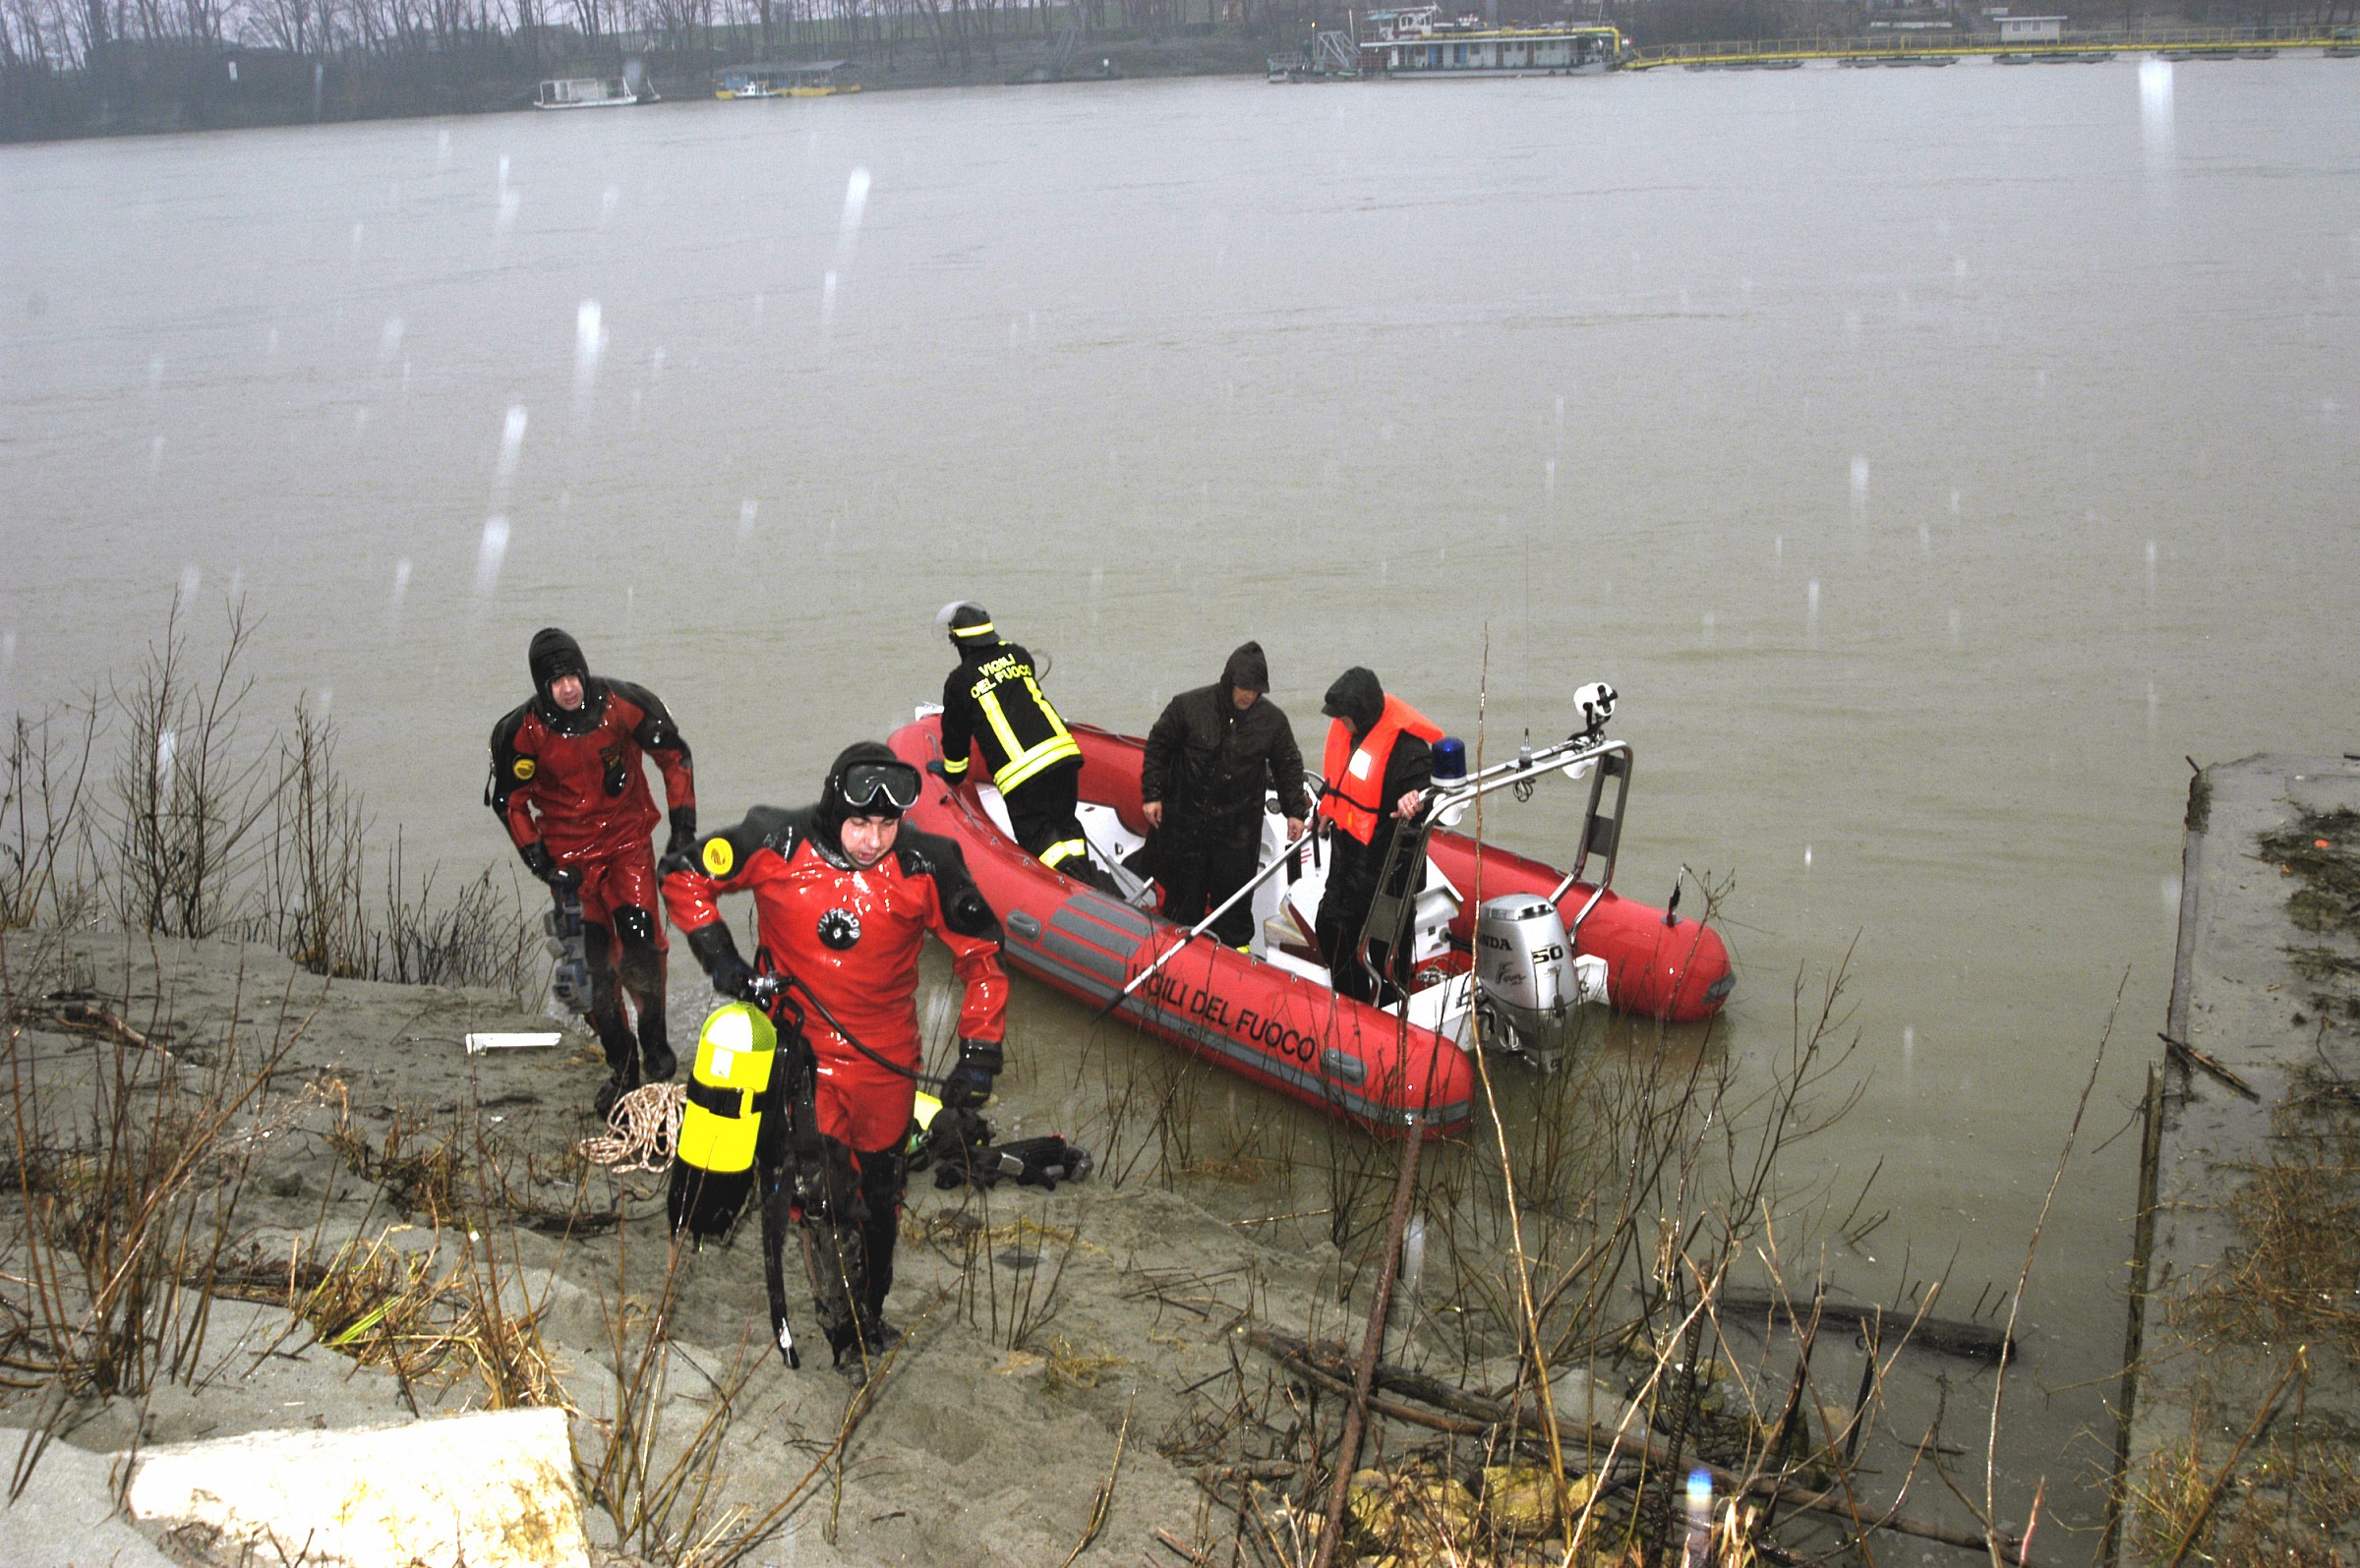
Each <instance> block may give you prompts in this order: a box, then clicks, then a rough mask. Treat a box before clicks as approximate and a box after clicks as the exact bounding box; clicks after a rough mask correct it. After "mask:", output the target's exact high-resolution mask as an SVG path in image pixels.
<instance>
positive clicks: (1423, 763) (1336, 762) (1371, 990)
mask: <svg viewBox="0 0 2360 1568" xmlns="http://www.w3.org/2000/svg"><path fill="white" fill-rule="evenodd" d="M1320 712H1322V713H1324V714H1326V715H1328V718H1330V719H1332V720H1334V721H1335V722H1334V723H1333V724H1332V725H1330V726H1328V753H1327V756H1326V758H1325V760H1324V762H1323V764H1322V767H1321V774H1322V776H1323V781H1324V783H1323V787H1322V789H1321V791H1320V809H1319V816H1320V828H1321V832H1322V833H1323V834H1325V835H1326V836H1327V839H1328V846H1329V847H1328V888H1327V891H1326V892H1325V893H1324V894H1323V895H1322V896H1321V898H1320V917H1319V920H1318V922H1317V926H1318V929H1317V932H1316V934H1317V936H1318V937H1319V942H1320V952H1321V954H1322V955H1323V956H1324V957H1325V958H1327V960H1328V974H1329V975H1330V976H1331V977H1332V980H1333V983H1334V986H1335V989H1336V991H1337V992H1338V993H1339V994H1341V995H1343V996H1348V997H1356V998H1358V999H1359V1000H1360V1001H1363V1002H1375V1001H1379V1000H1381V998H1380V997H1379V996H1378V995H1377V994H1376V988H1375V987H1374V986H1372V984H1371V983H1370V980H1369V976H1368V975H1367V973H1366V972H1365V971H1363V970H1362V968H1361V966H1360V965H1359V964H1358V963H1357V962H1355V961H1353V957H1352V952H1353V949H1354V947H1355V946H1356V945H1357V944H1358V943H1359V941H1360V928H1361V927H1362V926H1363V925H1364V924H1366V923H1367V921H1368V918H1369V905H1370V904H1372V903H1374V902H1375V901H1376V899H1377V878H1378V876H1379V875H1380V874H1381V873H1382V872H1383V871H1384V870H1385V857H1386V853H1387V850H1389V849H1390V848H1391V847H1392V842H1393V834H1394V832H1395V831H1396V830H1397V828H1398V826H1399V824H1401V823H1402V822H1404V821H1406V820H1408V819H1409V818H1411V817H1414V816H1416V815H1417V814H1418V812H1419V810H1420V809H1421V808H1422V807H1423V806H1424V805H1425V803H1426V786H1427V785H1428V784H1432V783H1433V782H1434V753H1433V742H1434V741H1436V740H1438V739H1440V738H1442V733H1443V731H1442V729H1441V727H1440V726H1437V725H1435V724H1434V723H1432V722H1431V721H1430V720H1428V719H1427V718H1426V716H1425V715H1424V714H1421V713H1419V712H1418V711H1417V710H1416V709H1415V708H1412V707H1410V706H1409V704H1407V703H1405V702H1403V701H1402V700H1401V699H1400V698H1398V697H1389V696H1387V695H1386V690H1385V687H1384V686H1383V685H1382V684H1380V683H1379V681H1378V679H1377V676H1376V675H1375V674H1374V673H1372V672H1371V671H1369V670H1367V669H1364V668H1361V667H1360V666H1358V665H1355V666H1353V667H1352V668H1350V669H1347V670H1345V671H1344V672H1343V673H1342V674H1341V675H1338V676H1337V677H1336V680H1335V684H1334V685H1332V686H1330V687H1328V697H1327V700H1326V701H1325V702H1324V703H1323V704H1322V705H1321V707H1320ZM1370 957H1371V958H1373V959H1375V960H1377V961H1378V962H1379V963H1380V965H1381V966H1382V968H1381V972H1384V971H1389V970H1390V969H1391V968H1392V967H1393V966H1394V963H1395V960H1394V958H1393V957H1392V956H1391V955H1390V954H1387V953H1385V952H1384V951H1383V947H1382V945H1381V944H1375V943H1372V944H1371V945H1370ZM1395 978H1396V979H1397V978H1398V976H1395Z"/></svg>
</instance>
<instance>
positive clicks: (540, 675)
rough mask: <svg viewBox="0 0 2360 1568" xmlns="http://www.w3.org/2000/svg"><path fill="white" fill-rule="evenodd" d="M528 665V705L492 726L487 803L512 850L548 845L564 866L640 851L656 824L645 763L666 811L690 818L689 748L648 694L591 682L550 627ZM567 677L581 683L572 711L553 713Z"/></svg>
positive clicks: (623, 684) (577, 653)
mask: <svg viewBox="0 0 2360 1568" xmlns="http://www.w3.org/2000/svg"><path fill="white" fill-rule="evenodd" d="M525 664H526V668H529V669H530V670H531V672H532V676H533V696H532V700H531V701H529V702H526V703H524V704H522V705H520V706H519V707H517V708H515V709H512V710H511V711H510V712H509V713H507V714H506V715H505V716H504V717H503V718H501V721H500V723H499V724H497V725H495V726H493V728H492V775H491V778H490V780H489V781H488V782H487V783H486V784H485V788H484V801H485V804H487V805H489V806H490V807H491V808H492V809H493V810H494V811H495V812H497V813H498V814H499V816H500V819H501V824H502V825H503V826H505V827H506V828H507V830H508V837H509V839H510V840H512V841H513V842H515V844H516V846H517V847H518V848H523V847H524V846H526V845H527V844H531V843H533V842H545V843H547V844H548V846H549V850H550V852H551V853H552V854H554V855H556V856H557V857H558V858H559V859H560V860H564V859H567V858H570V857H573V856H577V855H596V854H605V853H610V852H616V851H619V850H622V849H627V848H628V847H629V846H630V845H631V844H632V843H634V842H636V843H639V844H641V845H645V844H646V842H647V838H648V835H649V834H650V833H653V832H654V831H655V827H656V824H657V823H658V822H659V821H661V820H662V819H661V818H660V817H659V816H658V815H657V813H656V802H655V797H654V795H653V794H652V793H651V792H650V791H649V789H648V787H647V770H646V769H645V768H643V767H642V766H641V765H640V759H641V758H642V757H652V758H654V759H655V763H656V766H657V768H658V769H659V770H661V771H662V773H663V775H664V797H665V801H666V804H667V805H669V806H670V807H671V808H672V809H673V810H674V811H675V812H678V811H680V810H682V809H687V810H690V811H693V810H694V808H695V806H696V779H695V774H694V771H693V769H692V766H691V763H690V760H689V755H688V742H687V741H686V740H685V739H684V738H682V736H681V734H680V726H679V725H677V724H675V723H674V722H673V718H672V715H671V713H670V712H669V711H668V710H667V709H666V708H665V706H664V704H663V701H662V699H660V698H658V697H657V696H656V694H655V693H654V692H652V691H649V690H648V689H647V688H646V687H645V686H637V685H633V684H632V683H631V682H629V681H627V680H610V679H606V678H603V677H601V676H597V675H593V674H591V673H590V670H589V665H588V662H587V661H586V660H584V659H583V657H582V648H581V644H579V643H577V642H575V641H574V640H573V639H572V638H571V637H569V636H567V635H566V634H565V633H564V632H562V631H560V630H559V629H558V628H557V627H555V626H550V627H546V628H544V629H543V630H541V631H539V632H537V633H535V634H534V637H533V640H532V643H531V645H530V647H529V648H528V649H527V650H526V653H525ZM567 675H578V676H579V677H581V682H582V705H581V706H580V707H579V708H574V709H565V708H560V707H559V706H558V704H557V700H556V699H555V698H553V697H552V696H551V695H550V688H551V687H552V686H554V685H556V684H557V683H558V682H559V681H560V680H561V679H563V678H564V677H565V676H567ZM691 820H692V819H691Z"/></svg>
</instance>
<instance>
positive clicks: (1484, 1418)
mask: <svg viewBox="0 0 2360 1568" xmlns="http://www.w3.org/2000/svg"><path fill="white" fill-rule="evenodd" d="M1239 1332H1240V1333H1242V1334H1243V1335H1244V1336H1245V1340H1246V1343H1248V1344H1249V1345H1252V1346H1253V1347H1254V1348H1255V1349H1257V1350H1260V1351H1262V1352H1263V1353H1264V1354H1265V1355H1268V1356H1269V1357H1270V1358H1271V1359H1272V1360H1274V1361H1276V1362H1277V1363H1278V1364H1279V1365H1281V1366H1283V1367H1285V1368H1286V1369H1287V1370H1289V1371H1292V1372H1295V1373H1296V1374H1297V1375H1299V1376H1302V1377H1304V1379H1305V1380H1306V1381H1309V1382H1315V1383H1319V1384H1322V1385H1325V1386H1326V1387H1328V1388H1329V1389H1330V1390H1335V1391H1343V1390H1348V1389H1349V1388H1350V1387H1351V1386H1352V1385H1351V1378H1352V1374H1353V1371H1354V1369H1355V1368H1354V1366H1353V1363H1352V1361H1351V1359H1350V1358H1348V1357H1346V1356H1345V1355H1344V1353H1343V1350H1342V1348H1341V1347H1340V1346H1336V1345H1319V1344H1314V1343H1313V1342H1312V1341H1310V1340H1307V1339H1298V1338H1297V1337H1295V1336H1294V1335H1292V1334H1282V1333H1280V1332H1278V1331H1277V1330H1276V1329H1269V1328H1256V1327H1251V1326H1249V1327H1247V1328H1244V1329H1241V1330H1240V1331H1239ZM1372 1381H1373V1382H1374V1384H1375V1386H1377V1387H1380V1388H1387V1389H1390V1390H1392V1391H1393V1392H1394V1393H1397V1394H1401V1395H1405V1396H1406V1397H1408V1398H1410V1399H1413V1400H1416V1401H1418V1402H1419V1403H1420V1404H1425V1405H1430V1406H1432V1407H1434V1408H1435V1409H1436V1410H1440V1411H1446V1412H1448V1413H1449V1414H1448V1415H1446V1416H1431V1415H1427V1414H1425V1413H1423V1412H1417V1413H1410V1408H1409V1407H1407V1406H1402V1405H1398V1404H1394V1403H1393V1402H1391V1401H1380V1400H1376V1399H1371V1400H1370V1402H1369V1408H1370V1409H1371V1410H1372V1411H1377V1412H1380V1413H1381V1414H1384V1415H1387V1416H1394V1417H1395V1418H1396V1419H1400V1420H1406V1421H1411V1422H1413V1423H1416V1424H1418V1425H1422V1426H1427V1427H1431V1428H1435V1429H1438V1430H1442V1431H1453V1432H1468V1433H1470V1434H1480V1433H1483V1432H1485V1431H1487V1430H1491V1429H1497V1428H1499V1427H1503V1426H1507V1427H1521V1428H1523V1429H1525V1430H1527V1431H1534V1432H1542V1431H1546V1430H1547V1427H1546V1425H1545V1423H1544V1422H1543V1419H1542V1416H1541V1413H1540V1412H1539V1411H1537V1410H1531V1409H1527V1408H1524V1407H1522V1406H1516V1405H1510V1404H1508V1403H1507V1402H1505V1401H1504V1400H1498V1399H1493V1398H1491V1397H1490V1396H1489V1395H1485V1394H1478V1393H1475V1392H1473V1391H1472V1390H1469V1389H1465V1388H1461V1387H1459V1386H1458V1385H1457V1384H1455V1383H1447V1382H1445V1381H1444V1380H1443V1379H1441V1378H1439V1377H1430V1376H1428V1375H1427V1374H1426V1373H1424V1372H1413V1371H1411V1370H1410V1369H1409V1368H1408V1367H1406V1366H1395V1365H1391V1364H1390V1363H1387V1362H1379V1363H1378V1364H1377V1365H1376V1369H1375V1372H1374V1373H1373V1376H1372ZM1388 1407H1389V1408H1388ZM1452 1418H1457V1419H1455V1420H1454V1419H1452ZM1557 1434H1558V1436H1559V1438H1560V1439H1561V1440H1563V1441H1565V1442H1570V1443H1578V1444H1581V1445H1582V1446H1584V1447H1585V1448H1587V1449H1590V1450H1592V1451H1599V1450H1606V1449H1616V1450H1618V1451H1619V1452H1620V1453H1621V1455H1622V1456H1623V1457H1624V1458H1630V1459H1638V1458H1644V1459H1646V1460H1647V1461H1648V1462H1650V1463H1651V1464H1655V1465H1662V1466H1667V1467H1671V1468H1672V1469H1673V1470H1674V1471H1675V1472H1676V1473H1678V1472H1680V1471H1682V1469H1683V1468H1684V1467H1693V1468H1696V1469H1701V1470H1704V1471H1706V1472H1708V1473H1710V1474H1711V1476H1712V1478H1713V1483H1714V1484H1715V1485H1716V1486H1718V1487H1720V1488H1721V1489H1722V1490H1723V1491H1745V1492H1749V1493H1751V1494H1753V1495H1755V1496H1759V1497H1770V1498H1775V1499H1776V1500H1777V1502H1778V1505H1779V1506H1780V1507H1782V1508H1800V1509H1802V1510H1804V1511H1805V1512H1808V1513H1815V1514H1819V1515H1822V1516H1824V1517H1827V1518H1829V1519H1834V1520H1839V1521H1841V1522H1843V1523H1844V1524H1847V1525H1849V1526H1851V1527H1852V1528H1853V1529H1855V1530H1857V1531H1859V1533H1861V1534H1862V1535H1865V1534H1866V1533H1867V1532H1869V1531H1874V1530H1887V1531H1891V1532H1892V1533H1894V1534H1895V1535H1898V1536H1911V1537H1915V1538H1916V1539H1919V1540H1932V1541H1939V1542H1941V1543H1942V1544H1944V1545H1948V1546H1964V1547H1966V1548H1968V1549H1970V1550H1974V1551H1985V1550H1988V1551H1990V1552H1992V1553H1993V1555H1994V1556H1995V1557H1996V1558H1997V1560H1998V1561H1999V1562H2001V1563H2003V1564H2010V1565H2014V1568H2023V1564H2024V1553H2023V1547H2022V1545H2021V1543H2020V1542H2018V1541H2017V1540H2016V1539H2014V1538H2013V1537H2011V1536H2008V1535H2006V1534H2004V1533H1994V1534H1993V1535H1992V1537H1991V1538H1990V1539H1988V1540H1986V1539H1984V1537H1982V1536H1981V1535H1978V1534H1976V1533H1973V1532H1969V1531H1964V1530H1953V1529H1951V1528H1949V1527H1948V1526H1945V1525H1936V1524H1930V1523H1928V1522H1926V1521H1924V1520H1921V1519H1912V1518H1909V1517H1908V1516H1906V1515H1903V1514H1900V1513H1889V1514H1880V1515H1878V1516H1876V1517H1874V1518H1863V1517H1861V1516H1860V1515H1859V1512H1858V1510H1857V1508H1856V1507H1855V1505H1854V1504H1853V1503H1852V1502H1851V1501H1850V1500H1848V1499H1847V1498H1846V1497H1845V1496H1844V1495H1843V1492H1842V1490H1841V1488H1830V1489H1829V1490H1826V1491H1807V1490H1804V1489H1803V1488H1801V1487H1799V1486H1789V1485H1786V1484H1784V1483H1782V1482H1781V1481H1780V1480H1779V1479H1778V1477H1776V1476H1774V1475H1773V1476H1763V1475H1741V1474H1739V1473H1738V1472H1736V1471H1732V1470H1725V1469H1723V1468H1721V1467H1720V1466H1718V1465H1714V1464H1710V1463H1707V1462H1705V1461H1703V1460H1700V1459H1690V1460H1685V1461H1682V1462H1681V1463H1679V1464H1675V1462H1674V1460H1673V1456H1672V1454H1671V1453H1670V1451H1669V1450H1667V1449H1666V1448H1665V1447H1663V1445H1661V1444H1659V1443H1656V1442H1653V1441H1651V1440H1650V1439H1649V1438H1648V1437H1647V1436H1646V1434H1645V1433H1643V1432H1633V1431H1623V1432H1617V1431H1616V1430H1615V1429H1614V1428H1613V1427H1609V1426H1599V1425H1593V1424H1592V1423H1588V1422H1583V1421H1575V1420H1572V1419H1571V1418H1569V1417H1564V1416H1560V1417H1558V1418H1557Z"/></svg>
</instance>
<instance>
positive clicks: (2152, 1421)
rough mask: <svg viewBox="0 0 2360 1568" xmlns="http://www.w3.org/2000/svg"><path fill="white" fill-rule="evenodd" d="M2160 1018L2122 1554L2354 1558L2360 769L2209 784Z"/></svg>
mask: <svg viewBox="0 0 2360 1568" xmlns="http://www.w3.org/2000/svg"><path fill="white" fill-rule="evenodd" d="M2157 1032H2158V1033H2159V1034H2160V1036H2161V1038H2160V1040H2158V1041H2157V1042H2156V1050H2157V1055H2156V1058H2155V1060H2154V1064H2153V1065H2152V1066H2151V1067H2150V1068H2149V1071H2148V1077H2147V1091H2146V1097H2145V1101H2144V1106H2143V1115H2142V1117H2141V1121H2140V1126H2141V1131H2142V1146H2141V1162H2140V1166H2141V1174H2140V1192H2139V1199H2138V1206H2137V1210H2136V1222H2135V1223H2136V1229H2135V1234H2134V1236H2133V1239H2132V1240H2133V1256H2132V1260H2131V1268H2130V1290H2129V1308H2130V1309H2129V1314H2128V1323H2127V1330H2126V1335H2125V1342H2124V1352H2125V1355H2124V1362H2125V1365H2126V1368H2127V1370H2126V1371H2125V1373H2124V1377H2123V1384H2122V1388H2121V1391H2120V1397H2119V1400H2118V1402H2117V1406H2116V1411H2117V1415H2118V1418H2119V1425H2118V1429H2117V1432H2116V1440H2115V1455H2116V1469H2117V1475H2118V1477H2119V1479H2120V1484H2118V1486H2117V1487H2116V1492H2115V1497H2114V1505H2113V1508H2112V1509H2111V1510H2110V1513H2109V1525H2108V1532H2107V1543H2108V1547H2109V1560H2110V1561H2113V1562H2117V1563H2122V1564H2131V1565H2138V1568H2165V1565H2167V1564H2175V1563H2195V1562H2207V1561H2210V1562H2224V1563H2225V1562H2238V1563H2260V1562H2271V1561H2274V1562H2306V1563H2308V1562H2318V1563H2325V1562H2330V1561H2345V1562H2349V1561H2352V1560H2353V1559H2354V1554H2355V1551H2356V1550H2360V1465H2356V1464H2355V1451H2356V1445H2355V1442H2354V1435H2355V1433H2360V1377H2355V1373H2354V1359H2355V1357H2356V1356H2360V760H2355V759H2354V758H2351V757H2290V756H2257V757H2249V758H2246V759H2244V760H2243V761H2239V762H2232V763H2222V764H2219V765H2216V766H2213V767H2210V768H2206V769H2204V770H2202V771H2201V772H2200V773H2198V774H2197V775H2196V777H2195V778H2194V779H2193V780H2192V781H2191V782H2190V787H2189V793H2188V811H2187V820H2186V839H2185V847H2184V850H2183V855H2182V867H2181V885H2180V923H2179V941H2178V949H2177V954H2176V956H2175V959H2174V966H2173V976H2172V990H2171V1004H2170V1011H2169V1014H2168V1016H2167V1017H2166V1018H2165V1020H2164V1025H2163V1027H2162V1029H2161V1030H2160V1031H2157ZM2336 1553H2340V1556H2337V1555H2335V1554H2336Z"/></svg>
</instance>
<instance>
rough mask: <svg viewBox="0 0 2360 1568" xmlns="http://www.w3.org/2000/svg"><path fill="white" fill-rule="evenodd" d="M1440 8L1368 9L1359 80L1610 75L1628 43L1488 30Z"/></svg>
mask: <svg viewBox="0 0 2360 1568" xmlns="http://www.w3.org/2000/svg"><path fill="white" fill-rule="evenodd" d="M1442 12H1443V8H1442V7H1441V6H1439V5H1434V6H1419V7H1416V8H1414V9H1411V10H1402V11H1372V12H1370V13H1369V14H1368V27H1369V30H1368V34H1367V35H1366V36H1364V37H1363V38H1362V39H1361V40H1360V69H1361V74H1362V75H1363V76H1386V77H1392V78H1397V79H1414V78H1427V77H1563V76H1588V75H1594V74H1596V73H1599V72H1603V71H1612V70H1614V69H1615V68H1616V66H1618V65H1619V64H1621V63H1622V61H1623V56H1624V54H1625V53H1627V52H1628V49H1629V45H1628V44H1627V43H1626V42H1625V41H1624V39H1623V33H1622V31H1621V29H1616V28H1612V27H1607V26H1604V25H1600V26H1593V27H1583V26H1577V25H1574V24H1571V23H1547V24H1543V25H1541V26H1538V27H1529V28H1518V27H1493V26H1490V25H1489V24H1487V23H1485V21H1484V20H1483V19H1482V18H1481V17H1477V16H1471V15H1470V16H1462V17H1459V18H1458V19H1457V20H1456V21H1452V20H1449V19H1447V18H1446V17H1445V16H1444V15H1443V14H1442Z"/></svg>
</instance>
